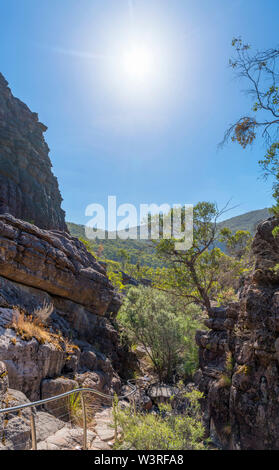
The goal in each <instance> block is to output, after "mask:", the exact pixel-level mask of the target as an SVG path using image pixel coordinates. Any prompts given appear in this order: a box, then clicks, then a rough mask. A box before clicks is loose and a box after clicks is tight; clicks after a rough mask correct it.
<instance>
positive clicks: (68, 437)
mask: <svg viewBox="0 0 279 470" xmlns="http://www.w3.org/2000/svg"><path fill="white" fill-rule="evenodd" d="M112 423H113V418H112V411H111V408H109V407H107V408H104V409H103V410H102V411H100V412H98V413H96V415H95V417H94V430H87V445H88V450H111V449H112V447H113V444H114V429H113V428H112ZM82 446H83V429H82V428H78V427H77V428H72V427H70V426H69V425H66V426H64V427H63V428H62V429H58V430H57V431H56V432H54V433H53V434H50V435H49V436H48V437H47V438H46V439H44V440H42V441H41V442H39V443H38V450H82Z"/></svg>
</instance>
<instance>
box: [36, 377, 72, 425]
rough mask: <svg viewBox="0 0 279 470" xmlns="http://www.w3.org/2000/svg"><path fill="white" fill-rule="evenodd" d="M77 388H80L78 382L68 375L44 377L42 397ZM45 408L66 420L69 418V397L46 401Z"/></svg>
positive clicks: (49, 396)
mask: <svg viewBox="0 0 279 470" xmlns="http://www.w3.org/2000/svg"><path fill="white" fill-rule="evenodd" d="M75 388H78V382H77V381H76V380H71V379H69V378H66V377H58V378H57V379H44V380H42V383H41V397H42V399H45V398H51V397H53V396H55V395H61V394H62V393H65V392H69V391H70V390H74V389H75ZM44 408H45V410H46V411H48V412H49V413H51V414H53V415H54V416H56V417H57V418H59V419H62V420H65V421H67V420H68V419H69V397H65V398H61V399H59V400H55V401H51V402H49V403H46V404H45V405H44Z"/></svg>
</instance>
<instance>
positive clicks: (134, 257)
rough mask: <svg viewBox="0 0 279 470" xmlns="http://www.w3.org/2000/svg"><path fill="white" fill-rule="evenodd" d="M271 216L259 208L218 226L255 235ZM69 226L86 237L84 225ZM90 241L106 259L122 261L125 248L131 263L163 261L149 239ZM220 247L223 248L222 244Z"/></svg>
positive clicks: (78, 236)
mask: <svg viewBox="0 0 279 470" xmlns="http://www.w3.org/2000/svg"><path fill="white" fill-rule="evenodd" d="M269 216H270V214H269V210H268V209H267V208H264V209H259V210H255V211H250V212H246V213H245V214H241V215H238V216H236V217H231V218H230V219H227V220H224V221H222V222H220V223H219V224H218V227H219V228H223V227H228V228H229V229H231V230H232V232H235V231H236V230H248V231H249V232H250V233H251V234H252V235H254V234H255V231H256V228H257V225H258V224H259V223H260V222H261V221H262V220H264V219H267V218H268V217H269ZM67 226H68V230H69V232H70V234H71V235H73V236H74V237H77V238H84V239H86V236H85V227H84V225H79V224H74V223H72V222H67ZM89 243H90V245H91V247H92V249H93V250H94V251H95V252H96V251H97V250H98V248H99V247H100V245H102V250H103V256H104V258H106V259H110V260H114V261H120V260H121V255H120V251H119V250H123V249H124V250H126V251H127V252H128V253H129V256H130V259H131V263H133V264H136V263H137V261H138V259H139V257H140V258H141V259H142V261H144V263H145V264H147V265H150V266H154V267H156V266H160V265H161V263H160V262H159V261H157V260H156V259H155V257H154V247H153V245H152V242H150V241H148V240H139V239H138V240H131V239H128V240H121V239H119V238H117V239H115V240H108V239H104V240H99V239H96V240H89ZM218 246H219V244H218ZM220 248H221V249H223V248H222V246H221V245H220Z"/></svg>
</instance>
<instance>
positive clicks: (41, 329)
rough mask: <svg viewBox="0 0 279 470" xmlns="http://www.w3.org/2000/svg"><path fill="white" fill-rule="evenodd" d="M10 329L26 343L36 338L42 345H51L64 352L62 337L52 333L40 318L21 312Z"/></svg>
mask: <svg viewBox="0 0 279 470" xmlns="http://www.w3.org/2000/svg"><path fill="white" fill-rule="evenodd" d="M9 327H10V328H12V329H13V330H14V331H15V332H16V334H17V335H18V336H20V337H21V338H22V339H23V340H25V341H29V340H31V339H32V338H35V339H36V340H37V341H38V342H39V343H40V344H44V343H51V344H53V345H54V346H55V347H56V348H57V349H61V350H62V347H61V336H60V335H57V334H54V333H51V332H50V331H49V330H48V328H47V327H46V326H45V325H44V324H43V323H42V321H41V320H40V319H39V318H34V317H33V316H32V315H25V314H24V312H19V313H18V314H15V315H14V317H13V320H12V323H11V324H10V325H9Z"/></svg>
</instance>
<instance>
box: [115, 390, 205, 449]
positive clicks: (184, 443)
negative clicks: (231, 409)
mask: <svg viewBox="0 0 279 470" xmlns="http://www.w3.org/2000/svg"><path fill="white" fill-rule="evenodd" d="M202 396H203V395H202V393H200V392H199V391H197V390H194V391H193V392H191V393H187V394H185V398H186V399H187V401H188V407H187V410H186V412H185V414H182V415H178V414H175V413H174V412H173V411H172V409H171V406H170V405H161V406H160V412H159V413H158V414H154V413H147V414H144V413H137V412H135V410H134V409H133V408H129V409H125V410H121V409H120V408H119V407H116V408H115V411H114V412H115V414H116V415H117V418H116V419H117V423H118V426H119V425H120V427H121V429H122V437H121V440H119V441H117V443H116V445H115V448H117V449H126V450H128V449H135V450H205V449H206V444H205V442H204V441H203V438H204V434H205V431H204V427H203V424H202V415H201V410H200V404H199V400H200V399H201V398H202Z"/></svg>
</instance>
